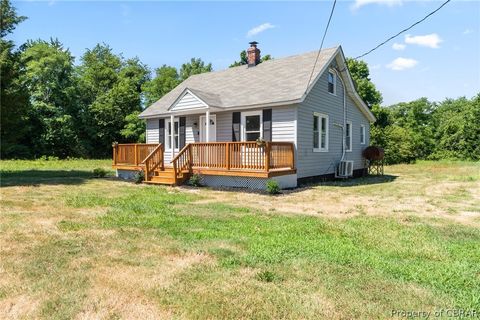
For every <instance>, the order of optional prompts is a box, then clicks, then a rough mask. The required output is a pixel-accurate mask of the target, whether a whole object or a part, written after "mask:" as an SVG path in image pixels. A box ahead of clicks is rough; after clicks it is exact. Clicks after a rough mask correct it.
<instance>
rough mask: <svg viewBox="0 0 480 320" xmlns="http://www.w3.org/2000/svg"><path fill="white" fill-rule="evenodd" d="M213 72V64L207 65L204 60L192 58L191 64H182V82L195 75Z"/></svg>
mask: <svg viewBox="0 0 480 320" xmlns="http://www.w3.org/2000/svg"><path fill="white" fill-rule="evenodd" d="M212 70H213V69H212V64H211V63H209V64H207V65H206V64H205V62H203V61H202V59H200V58H198V59H196V58H192V59H190V62H187V63H184V64H182V67H181V68H180V80H181V81H184V80H186V79H187V78H188V77H190V76H193V75H195V74H200V73H205V72H211V71H212Z"/></svg>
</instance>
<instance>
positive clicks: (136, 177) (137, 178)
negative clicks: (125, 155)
mask: <svg viewBox="0 0 480 320" xmlns="http://www.w3.org/2000/svg"><path fill="white" fill-rule="evenodd" d="M133 180H134V181H135V183H142V182H143V180H145V172H143V170H138V171H137V173H135V175H134V176H133Z"/></svg>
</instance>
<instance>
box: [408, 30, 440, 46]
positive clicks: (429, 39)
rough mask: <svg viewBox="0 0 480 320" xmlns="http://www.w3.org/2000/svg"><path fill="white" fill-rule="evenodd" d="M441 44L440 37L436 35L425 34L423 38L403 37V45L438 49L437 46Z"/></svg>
mask: <svg viewBox="0 0 480 320" xmlns="http://www.w3.org/2000/svg"><path fill="white" fill-rule="evenodd" d="M441 42H443V40H442V39H441V38H440V36H439V35H438V34H436V33H431V34H426V35H424V36H411V35H409V34H407V35H405V43H408V44H416V45H419V46H423V47H429V48H435V49H436V48H440V46H439V44H440V43H441Z"/></svg>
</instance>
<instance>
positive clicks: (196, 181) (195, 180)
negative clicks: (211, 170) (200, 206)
mask: <svg viewBox="0 0 480 320" xmlns="http://www.w3.org/2000/svg"><path fill="white" fill-rule="evenodd" d="M188 184H189V185H191V186H194V187H201V186H202V177H201V176H200V175H199V174H196V173H195V174H193V175H192V176H191V177H190V179H189V180H188Z"/></svg>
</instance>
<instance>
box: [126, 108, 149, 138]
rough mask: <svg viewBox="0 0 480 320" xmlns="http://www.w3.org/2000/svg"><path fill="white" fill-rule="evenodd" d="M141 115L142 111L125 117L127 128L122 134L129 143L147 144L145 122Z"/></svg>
mask: <svg viewBox="0 0 480 320" xmlns="http://www.w3.org/2000/svg"><path fill="white" fill-rule="evenodd" d="M139 115H140V111H134V112H133V113H131V114H129V115H128V116H126V117H125V126H124V127H123V129H122V130H121V131H120V133H121V135H122V136H123V137H124V138H125V139H127V140H128V141H133V142H145V130H146V128H145V120H143V119H140V118H139V117H138V116H139Z"/></svg>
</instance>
